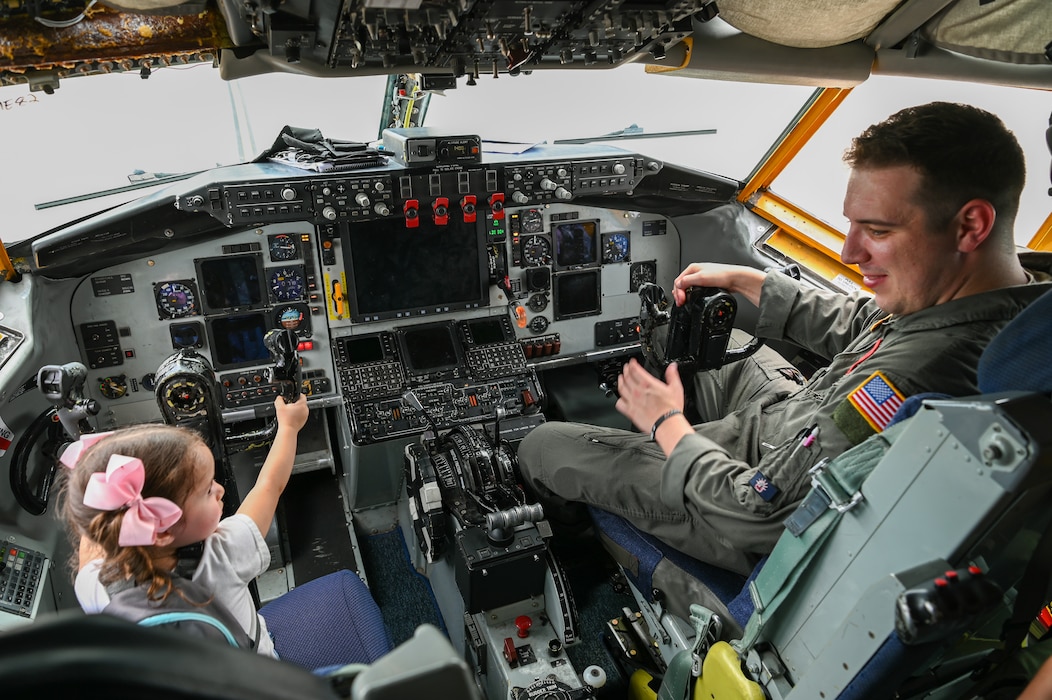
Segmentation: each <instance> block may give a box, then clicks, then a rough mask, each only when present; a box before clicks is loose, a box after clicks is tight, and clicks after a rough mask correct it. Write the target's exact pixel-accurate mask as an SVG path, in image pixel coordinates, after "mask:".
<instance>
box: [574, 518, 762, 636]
mask: <svg viewBox="0 0 1052 700" xmlns="http://www.w3.org/2000/svg"><path fill="white" fill-rule="evenodd" d="M589 512H590V514H591V516H592V520H593V522H594V523H595V527H596V530H597V531H598V532H599V534H600V537H601V538H602V540H603V544H604V545H605V546H606V548H607V549H608V550H610V551H611V554H612V555H613V557H614V559H615V560H617V561H618V563H619V564H621V566H622V568H623V569H624V570H625V574H626V576H628V578H629V579H630V580H631V581H632V584H633V585H634V586H635V587H636V588H637V589H638V590H639V591H640V592H641V593H642V594H643V595H644V596H646V598H647V600H649V601H650V602H652V603H653V602H655V590H656V591H658V592H659V593H658V596H659V597H662V598H663V600H662V601H661V602H662V603H663V604H664V605H665V606H666V607H667V608H668V609H669V610H670V611H671V612H672V613H673V614H675V615H678V616H680V617H683V618H684V619H688V617H689V610H690V605H691V604H692V603H697V604H699V605H703V606H705V607H707V608H709V609H710V610H712V611H713V612H716V613H717V614H720V615H721V616H722V617H723V619H724V620H725V621H727V620H733V621H734V622H736V623H737V625H741V626H743V625H744V624H745V622H746V621H747V620H748V619H749V615H751V614H752V602H751V599H750V598H749V596H748V593H747V591H746V592H745V595H744V598H743V599H739V600H738V601H737V604H736V609H732V608H731V607H729V606H730V603H731V602H732V601H735V599H737V598H738V597H739V595H740V594H742V593H743V586H745V583H746V581H747V579H746V577H745V576H742V575H741V574H738V573H735V572H733V571H728V570H726V569H721V568H719V567H718V566H712V565H711V564H706V563H704V562H701V561H698V560H697V559H694V558H692V557H690V556H688V555H686V554H684V553H683V552H680V551H679V550H677V549H675V548H673V547H670V546H669V545H667V544H665V543H664V542H662V541H661V540H659V539H657V538H656V537H653V536H652V535H648V534H647V533H645V532H643V531H641V530H639V529H638V528H636V527H635V526H634V525H632V524H631V523H630V522H628V521H627V520H625V519H624V518H622V517H620V516H618V515H614V514H613V513H610V512H608V511H605V510H601V509H599V508H595V507H591V506H589ZM761 564H762V562H761ZM757 569H758V567H757ZM754 574H755V571H754ZM735 627H736V625H733V624H732V625H730V627H729V629H728V627H727V626H726V625H725V634H724V637H727V632H728V631H730V632H733V631H737V630H735V629H734V628H735Z"/></svg>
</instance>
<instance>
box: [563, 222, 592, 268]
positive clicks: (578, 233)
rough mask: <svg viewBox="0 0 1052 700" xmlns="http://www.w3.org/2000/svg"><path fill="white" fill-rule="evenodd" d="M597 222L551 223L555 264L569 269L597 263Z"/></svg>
mask: <svg viewBox="0 0 1052 700" xmlns="http://www.w3.org/2000/svg"><path fill="white" fill-rule="evenodd" d="M598 238H599V222H597V221H566V222H561V223H557V224H553V225H552V239H553V241H554V243H555V266H556V268H557V269H570V268H577V267H586V266H590V265H597V264H599V240H598Z"/></svg>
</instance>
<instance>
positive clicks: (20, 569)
mask: <svg viewBox="0 0 1052 700" xmlns="http://www.w3.org/2000/svg"><path fill="white" fill-rule="evenodd" d="M46 564H47V557H45V556H44V555H43V554H41V553H40V552H34V551H33V550H31V549H24V548H22V547H19V546H18V545H13V544H8V545H6V547H5V548H4V558H3V561H2V562H0V610H3V611H5V612H9V613H14V614H15V615H21V616H22V617H31V616H32V614H33V603H34V601H35V600H36V597H37V595H38V594H39V591H40V581H41V579H42V578H43V576H44V567H45V566H46Z"/></svg>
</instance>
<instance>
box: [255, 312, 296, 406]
mask: <svg viewBox="0 0 1052 700" xmlns="http://www.w3.org/2000/svg"><path fill="white" fill-rule="evenodd" d="M263 345H265V346H266V348H267V350H269V351H270V356H271V358H272V359H273V360H274V366H273V367H269V368H267V379H268V381H269V382H270V383H272V384H277V385H278V389H279V392H280V394H281V398H282V399H284V400H285V403H296V401H297V400H298V399H299V397H300V393H301V392H302V390H303V366H302V365H301V364H300V356H299V352H297V348H298V347H299V338H297V337H296V334H295V333H294V332H293V331H291V330H289V329H288V328H275V329H273V330H270V331H267V334H266V335H265V336H263Z"/></svg>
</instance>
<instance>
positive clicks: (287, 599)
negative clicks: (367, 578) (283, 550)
mask: <svg viewBox="0 0 1052 700" xmlns="http://www.w3.org/2000/svg"><path fill="white" fill-rule="evenodd" d="M259 614H260V615H262V616H263V618H264V619H265V620H266V621H267V627H268V628H269V630H270V633H271V635H272V636H273V637H274V647H275V649H276V650H277V652H278V656H279V657H281V658H282V659H283V660H285V661H290V662H292V663H294V664H296V665H298V666H302V667H303V668H307V669H312V670H313V669H317V668H323V667H326V666H334V665H343V664H351V663H365V664H367V663H372V662H373V661H375V660H376V659H378V658H380V657H381V656H383V655H384V654H386V653H387V652H388V651H390V649H391V640H390V637H389V636H388V634H387V630H386V629H385V627H384V623H383V619H382V618H381V616H380V608H379V607H377V605H376V602H375V601H374V600H373V597H372V594H371V593H370V592H369V589H368V588H366V586H365V584H364V583H363V582H362V580H361V579H360V578H358V576H357V575H356V574H354V573H353V572H351V571H346V570H344V571H337V572H335V573H332V574H329V575H327V576H322V577H321V578H317V579H315V580H313V581H309V582H307V583H305V584H303V585H302V586H297V587H296V588H294V589H292V590H291V591H289V592H288V593H286V594H285V595H283V596H281V597H280V598H278V599H277V600H275V601H272V602H270V603H267V604H266V605H264V606H263V607H262V608H261V609H260V611H259Z"/></svg>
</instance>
